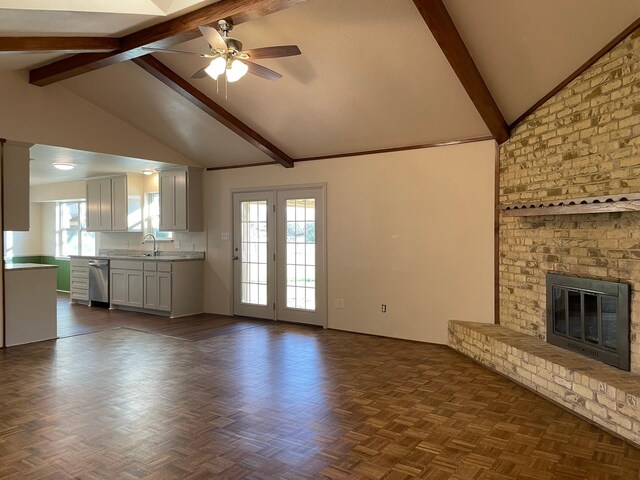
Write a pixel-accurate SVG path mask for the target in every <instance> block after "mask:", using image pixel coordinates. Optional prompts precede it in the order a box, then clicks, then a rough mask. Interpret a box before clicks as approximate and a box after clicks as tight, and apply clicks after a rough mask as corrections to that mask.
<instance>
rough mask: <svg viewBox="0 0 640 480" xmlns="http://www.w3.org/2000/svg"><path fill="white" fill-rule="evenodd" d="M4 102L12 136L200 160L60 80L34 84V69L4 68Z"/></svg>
mask: <svg viewBox="0 0 640 480" xmlns="http://www.w3.org/2000/svg"><path fill="white" fill-rule="evenodd" d="M0 104H1V105H2V115H0V132H2V137H3V138H6V139H8V140H13V141H17V142H26V143H40V144H43V145H53V146H61V147H67V148H74V149H78V150H86V151H89V152H99V153H110V154H114V155H123V156H128V157H134V158H143V159H149V160H156V161H161V162H170V163H178V164H184V165H193V164H194V162H193V161H192V160H190V159H188V158H186V157H185V156H183V155H182V154H180V153H178V152H176V151H175V150H173V149H171V148H169V147H167V146H166V145H165V144H163V143H162V142H160V141H159V140H158V139H156V138H153V137H151V136H149V135H147V134H146V133H143V132H141V131H140V130H138V129H136V128H134V127H133V126H131V125H130V124H128V123H126V122H124V121H122V120H120V119H119V118H117V117H115V116H113V115H111V114H110V113H108V112H106V111H104V110H102V109H100V108H98V107H96V106H95V105H94V104H92V103H90V102H88V101H86V100H84V99H83V98H81V97H80V96H78V95H76V94H75V93H72V92H71V91H69V90H67V89H66V88H65V87H63V86H62V85H60V84H56V85H48V86H46V87H36V86H34V85H30V84H29V81H28V72H0Z"/></svg>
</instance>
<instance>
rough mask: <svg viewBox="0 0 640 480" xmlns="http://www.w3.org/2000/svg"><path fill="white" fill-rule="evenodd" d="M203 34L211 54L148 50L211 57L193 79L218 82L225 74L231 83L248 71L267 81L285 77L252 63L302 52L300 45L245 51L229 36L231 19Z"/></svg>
mask: <svg viewBox="0 0 640 480" xmlns="http://www.w3.org/2000/svg"><path fill="white" fill-rule="evenodd" d="M198 28H199V29H200V33H202V36H203V37H204V38H205V39H206V40H207V42H208V43H209V52H208V53H198V52H190V51H187V50H172V49H166V48H145V50H151V51H154V52H163V53H179V54H184V55H198V56H200V57H202V58H210V59H211V62H210V63H209V65H207V66H206V67H203V68H201V69H200V70H198V71H197V72H196V73H194V74H193V75H192V76H191V78H205V77H206V76H207V75H208V76H210V77H212V78H213V79H214V80H217V79H218V77H219V76H220V75H222V74H225V76H226V79H227V81H228V82H236V81H238V80H240V79H241V78H242V77H243V76H244V75H245V74H246V73H247V72H249V73H252V74H254V75H257V76H259V77H262V78H266V79H267V80H278V79H279V78H282V75H281V74H279V73H278V72H274V71H273V70H271V69H269V68H267V67H263V66H262V65H258V64H257V63H253V62H251V61H249V59H251V60H258V59H262V58H281V57H292V56H294V55H300V54H302V52H301V51H300V49H299V48H298V46H297V45H280V46H276V47H262V48H253V49H251V50H242V43H241V42H240V41H239V40H237V39H235V38H233V37H230V36H229V32H231V30H232V29H233V23H231V21H229V20H219V21H218V28H219V29H220V32H221V33H220V32H218V30H216V29H215V28H213V27H208V26H204V25H201V26H199V27H198Z"/></svg>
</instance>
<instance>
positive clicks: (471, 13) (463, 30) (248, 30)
mask: <svg viewBox="0 0 640 480" xmlns="http://www.w3.org/2000/svg"><path fill="white" fill-rule="evenodd" d="M216 3H218V4H219V5H218V7H216V8H218V10H217V12H231V13H232V14H231V15H230V16H231V17H232V18H233V17H234V15H235V18H236V23H238V25H237V26H236V27H235V28H234V30H233V34H232V35H233V36H234V37H236V38H238V39H239V40H241V41H242V42H243V43H244V45H245V47H246V48H255V47H262V46H270V45H282V44H296V45H298V46H299V47H300V49H301V50H302V56H297V57H288V58H281V59H271V60H260V61H257V63H260V64H262V65H264V66H266V67H268V68H271V69H273V70H276V71H278V72H280V73H282V74H283V78H282V79H280V80H278V81H273V82H272V81H268V80H265V79H262V78H259V77H256V76H252V75H247V76H246V77H244V78H242V79H241V80H240V81H238V82H237V83H233V84H229V85H226V84H225V83H224V82H219V83H218V84H217V83H216V81H214V80H212V79H211V78H208V77H207V78H204V79H200V80H197V79H196V80H193V79H191V78H190V77H191V75H192V74H193V73H194V72H195V71H196V70H198V69H200V68H202V67H203V66H205V65H206V64H207V60H206V59H203V58H200V57H198V56H186V55H185V56H183V55H176V54H165V53H154V54H153V59H149V60H148V61H145V60H137V61H136V62H135V63H134V62H132V61H130V60H125V61H121V60H123V58H124V56H123V55H122V54H120V57H122V58H120V57H118V61H111V60H108V61H106V62H103V63H112V64H111V65H109V66H104V67H103V64H102V63H101V64H98V63H96V64H92V65H91V66H90V67H87V68H85V69H84V70H90V69H94V68H95V69H94V70H93V71H84V72H83V73H82V74H76V73H78V72H76V71H74V74H73V75H66V74H64V75H62V76H51V77H49V79H46V78H45V81H42V82H40V83H41V84H46V83H57V84H58V85H62V86H63V87H64V88H66V89H68V90H69V91H70V92H72V93H74V94H76V95H78V96H80V97H82V98H83V99H85V100H87V101H89V102H91V103H93V104H95V105H96V106H98V107H99V108H101V109H103V110H105V111H107V112H109V113H110V114H113V115H115V116H116V117H118V118H120V119H122V120H123V121H125V122H127V123H128V124H130V125H131V126H133V127H134V128H136V129H138V130H140V131H142V132H144V133H145V134H147V135H149V136H151V137H154V138H157V139H158V140H159V141H161V142H163V143H164V144H166V145H168V146H170V147H171V148H172V149H174V150H175V151H177V152H179V153H181V154H182V155H184V156H185V157H187V158H189V159H191V160H193V161H194V162H197V163H199V164H201V165H203V166H206V167H224V166H237V165H246V164H255V163H266V162H273V161H280V163H283V164H284V163H286V162H287V161H290V160H291V159H301V158H307V157H317V156H328V155H338V154H346V153H351V152H361V151H372V150H380V149H390V148H398V147H408V146H415V145H424V144H433V143H444V142H450V141H461V140H467V139H474V138H486V137H490V136H494V137H497V135H496V127H495V126H494V127H492V126H491V121H488V120H487V115H489V116H491V115H494V117H495V118H498V117H499V118H500V120H501V121H502V123H503V124H504V128H505V131H506V125H508V124H511V123H512V122H513V121H514V120H516V119H517V118H518V117H519V116H521V115H522V114H523V113H524V112H526V111H527V109H529V108H530V107H531V106H532V105H534V104H535V103H536V102H537V101H538V100H539V99H541V98H543V97H544V96H545V95H546V94H547V93H548V92H550V91H551V90H552V89H553V88H554V87H555V86H557V85H558V84H559V83H560V82H562V81H563V80H564V79H566V78H567V77H568V76H569V75H570V74H571V73H572V72H574V71H575V70H576V69H578V68H579V67H580V66H581V65H583V64H584V63H585V62H587V61H588V60H589V59H590V58H591V57H592V56H593V55H594V54H596V53H597V52H598V51H599V50H600V49H602V48H603V47H604V46H605V45H606V44H607V43H608V42H610V41H611V40H612V39H613V38H615V37H616V36H617V35H619V34H620V32H622V31H624V30H625V29H626V28H628V27H629V26H630V25H631V24H633V22H634V21H637V19H638V18H639V17H640V2H638V1H637V0H616V2H615V8H612V7H611V4H610V3H609V2H605V1H603V0H560V1H559V0H537V1H536V2H524V1H522V2H514V1H512V0H482V1H475V0H444V2H443V4H444V7H446V10H444V15H445V16H447V12H448V16H447V18H448V17H450V18H451V20H452V21H453V23H452V25H453V30H454V31H456V30H457V32H458V33H459V37H460V38H461V39H462V40H463V41H464V44H463V45H462V44H461V45H462V48H464V46H465V45H466V50H468V53H469V54H470V59H471V60H472V62H473V63H475V66H476V67H477V72H479V75H478V76H477V78H476V77H474V76H473V75H469V74H468V72H467V71H465V70H464V68H466V66H465V64H464V55H461V54H460V52H459V51H458V52H457V51H455V45H453V43H455V42H453V41H452V37H451V28H449V29H447V28H446V25H445V26H444V27H443V26H442V25H443V23H442V22H443V21H442V18H441V17H438V15H439V14H438V13H437V12H435V10H433V5H435V4H438V3H440V2H438V1H435V0H434V1H431V0H425V1H422V0H416V1H415V2H414V1H412V0H342V1H335V0H307V1H304V0H290V1H284V0H268V1H266V0H264V1H257V2H256V1H255V0H252V1H249V0H222V1H220V2H212V1H195V0H153V1H151V0H135V1H131V2H112V1H107V0H86V1H83V2H78V1H74V0H48V1H35V0H20V1H18V0H0V37H91V38H84V40H83V41H84V42H85V44H82V43H81V42H80V39H77V38H76V40H73V41H70V40H69V39H67V40H69V41H68V43H64V42H63V41H62V40H60V39H59V38H58V40H57V41H58V44H54V43H51V44H49V45H57V47H58V48H62V49H65V50H67V51H58V50H57V49H56V50H57V51H42V50H41V49H42V48H45V47H43V46H42V45H37V42H36V43H33V44H32V45H37V48H35V47H34V49H33V50H31V51H30V52H24V51H17V50H19V49H18V48H14V49H12V48H11V47H10V46H5V47H4V50H5V51H6V52H5V53H4V54H2V55H0V71H2V70H32V76H31V78H32V81H33V80H34V79H39V78H42V75H40V74H41V73H43V72H44V74H45V77H46V75H48V74H49V73H48V72H49V71H50V70H47V69H48V68H50V67H45V68H43V69H39V70H36V69H37V68H38V67H42V66H43V65H47V64H50V63H53V62H60V60H61V59H65V58H67V59H68V58H81V59H82V58H87V56H89V55H94V56H96V55H98V56H99V55H106V56H107V57H108V56H110V55H111V56H112V55H113V54H112V53H108V52H109V51H111V50H113V48H115V46H120V48H125V47H126V46H127V45H133V43H132V42H133V41H134V40H135V41H137V40H138V38H137V37H136V33H135V32H138V31H140V30H141V29H143V28H149V27H152V26H153V25H160V24H163V25H165V24H166V25H169V24H168V23H166V22H168V21H170V19H172V18H182V17H183V16H184V15H185V14H186V13H187V12H190V11H194V10H196V9H202V8H205V9H207V8H213V6H214V4H216ZM119 4H126V5H124V6H121V5H119ZM252 4H253V5H255V4H263V5H262V7H261V8H260V9H258V10H256V11H251V12H250V14H246V12H245V11H242V10H241V8H242V7H243V6H244V7H246V8H248V7H247V5H252ZM274 6H275V7H274ZM417 6H418V7H421V8H420V10H419V9H418V8H416V7H417ZM223 7H224V8H223ZM285 7H286V8H285ZM234 8H235V9H236V10H233V9H234ZM238 8H240V10H238ZM196 11H199V10H196ZM265 11H266V12H269V14H268V15H263V14H264V13H265ZM434 12H435V13H434ZM214 17H215V15H214V16H213V17H211V18H209V20H210V22H209V23H213V21H214V20H215V19H216V18H214ZM224 17H225V18H227V16H224ZM430 17H431V18H430ZM218 18H219V17H218ZM430 22H436V23H437V25H436V28H435V29H434V28H433V25H432V24H431V23H430ZM428 24H429V26H428ZM173 25H175V24H173ZM132 34H133V35H132ZM127 35H129V37H126V36H127ZM93 37H100V38H101V40H99V42H101V43H96V42H98V40H96V39H95V38H93ZM105 37H106V38H105ZM123 38H125V39H126V41H125V40H123ZM149 38H151V37H149ZM117 39H120V40H117ZM151 39H152V40H156V41H155V43H153V42H149V43H153V44H154V45H155V46H163V47H170V48H178V49H182V50H191V51H195V52H205V51H207V43H206V41H205V40H204V39H203V38H202V37H200V36H199V34H198V33H197V29H196V30H195V33H194V32H193V29H192V30H191V31H190V32H189V33H188V35H184V34H181V35H178V36H174V37H169V38H166V39H162V41H157V40H158V39H157V38H156V37H153V38H151ZM185 39H186V40H187V41H183V40H185ZM443 39H444V42H445V43H444V44H443ZM1 40H2V39H0V48H2V45H3V44H2V41H1ZM74 42H76V43H74ZM91 42H94V43H91ZM110 42H111V43H110ZM113 42H120V43H118V44H117V45H116V44H114V43H113ZM122 42H124V43H122ZM439 43H440V44H442V45H440V44H439ZM123 45H124V47H123ZM136 45H137V44H136ZM452 45H453V46H452ZM74 46H75V47H82V48H78V49H74V48H73V47H74ZM87 49H93V51H97V52H107V53H106V54H104V53H82V54H81V55H82V57H72V56H73V55H76V53H72V52H70V51H69V50H73V51H74V52H77V51H90V50H87ZM125 49H126V48H125ZM7 50H9V51H7ZM448 50H449V51H448ZM116 52H119V50H116ZM137 52H139V53H137V54H136V55H135V56H138V55H141V54H147V53H148V52H142V53H140V50H137ZM96 58H97V57H96ZM100 58H102V57H100ZM147 58H148V57H147ZM452 58H453V61H452ZM157 61H159V62H161V67H158V65H157ZM65 62H67V64H69V62H70V60H65ZM101 62H102V60H101ZM145 62H146V64H145ZM154 62H155V63H154ZM456 62H459V64H458V65H457V66H456ZM460 62H461V63H460ZM461 65H462V66H461ZM96 66H98V67H102V68H96ZM141 66H143V67H145V68H140V67H141ZM467 66H468V65H467ZM452 67H453V68H452ZM158 68H162V69H164V68H168V69H170V70H169V71H170V72H172V73H175V74H176V75H177V80H178V84H180V82H183V85H182V87H179V88H176V82H175V81H173V82H171V81H167V80H166V75H165V76H164V77H163V78H164V80H163V81H160V80H158V78H156V77H158V76H162V75H159V74H158ZM461 68H462V69H461ZM34 71H35V72H37V74H36V75H34ZM150 72H151V73H153V75H152V74H151V73H150ZM0 73H1V72H0ZM38 75H40V76H38ZM154 75H155V76H154ZM66 76H68V77H69V78H64V77H66ZM25 78H26V77H25ZM465 78H466V80H465ZM174 80H175V79H174ZM25 81H26V80H25ZM465 82H467V83H465ZM468 82H471V83H473V85H471V90H470V89H469V88H470V87H469V85H468ZM34 83H38V81H36V82H34ZM478 83H481V84H482V86H483V87H484V85H486V87H485V89H486V90H487V92H486V95H487V96H488V97H489V98H492V101H493V100H495V104H494V105H497V106H496V107H495V109H494V110H495V111H494V112H493V113H491V107H486V106H483V105H485V104H486V102H485V101H484V99H482V98H480V99H478V93H477V92H478V91H480V90H477V89H476V90H474V89H475V88H476V86H477V84H478ZM167 84H169V85H167ZM193 87H195V89H197V90H199V91H200V94H202V95H203V97H204V98H206V97H208V100H209V101H211V104H208V103H207V102H206V101H205V105H204V107H203V104H202V101H199V102H198V101H195V102H194V101H193V93H191V94H190V95H184V90H185V88H186V89H187V90H189V89H191V88H193ZM40 88H50V87H48V86H46V85H45V86H42V87H40ZM180 92H182V93H183V94H182V95H181V94H180ZM468 92H471V95H470V94H469V93H468ZM474 92H475V93H474ZM480 96H482V95H481V94H480ZM474 97H475V98H474ZM211 105H213V106H211ZM479 105H480V107H479ZM212 109H213V110H212ZM487 111H489V113H487ZM496 115H497V117H496ZM498 130H499V127H498ZM274 152H276V153H275V154H274ZM283 158H284V159H285V160H284V161H283V160H282V159H283ZM287 159H288V160H287Z"/></svg>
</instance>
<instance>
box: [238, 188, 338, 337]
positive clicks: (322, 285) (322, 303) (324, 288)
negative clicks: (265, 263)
mask: <svg viewBox="0 0 640 480" xmlns="http://www.w3.org/2000/svg"><path fill="white" fill-rule="evenodd" d="M305 189H321V198H322V201H323V206H324V208H323V209H322V213H321V215H322V217H321V220H322V222H323V225H324V241H323V242H322V244H323V245H322V259H323V261H322V269H323V271H324V278H323V279H322V281H321V282H319V284H318V288H319V290H318V291H319V295H318V303H317V305H318V308H320V307H321V308H322V309H323V313H324V319H323V325H322V327H323V328H328V327H329V316H328V301H329V300H328V291H329V290H328V283H329V281H328V279H329V275H328V269H327V263H328V260H327V244H328V235H327V230H328V228H327V210H328V208H327V184H326V183H325V182H321V183H302V184H293V185H267V186H264V187H247V188H232V189H230V199H231V201H230V213H231V215H230V218H231V232H232V235H231V242H230V243H231V245H230V251H229V261H230V262H231V268H230V269H229V270H230V271H229V275H230V282H229V284H230V285H231V289H230V292H229V296H230V299H229V300H230V305H231V315H237V313H236V312H235V311H234V309H235V304H234V298H235V290H236V284H235V267H234V260H233V249H234V245H235V238H233V231H234V226H235V221H236V220H235V217H234V200H233V196H234V194H236V193H256V192H273V193H274V195H277V192H285V191H290V190H305ZM274 199H275V198H274ZM319 220H320V219H319ZM278 243H279V241H278V239H277V238H276V249H277V247H278ZM278 255H279V256H280V255H282V252H278ZM274 270H276V279H275V280H274V285H276V292H275V294H276V297H277V285H278V279H277V268H276V269H274ZM276 308H277V306H276ZM274 320H276V318H275V315H274Z"/></svg>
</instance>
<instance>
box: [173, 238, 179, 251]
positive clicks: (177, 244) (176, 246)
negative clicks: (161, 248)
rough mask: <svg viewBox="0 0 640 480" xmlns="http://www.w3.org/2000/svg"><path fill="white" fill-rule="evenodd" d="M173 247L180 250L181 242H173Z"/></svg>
mask: <svg viewBox="0 0 640 480" xmlns="http://www.w3.org/2000/svg"><path fill="white" fill-rule="evenodd" d="M173 246H174V247H175V249H176V250H180V242H179V241H177V240H176V241H174V242H173Z"/></svg>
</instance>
